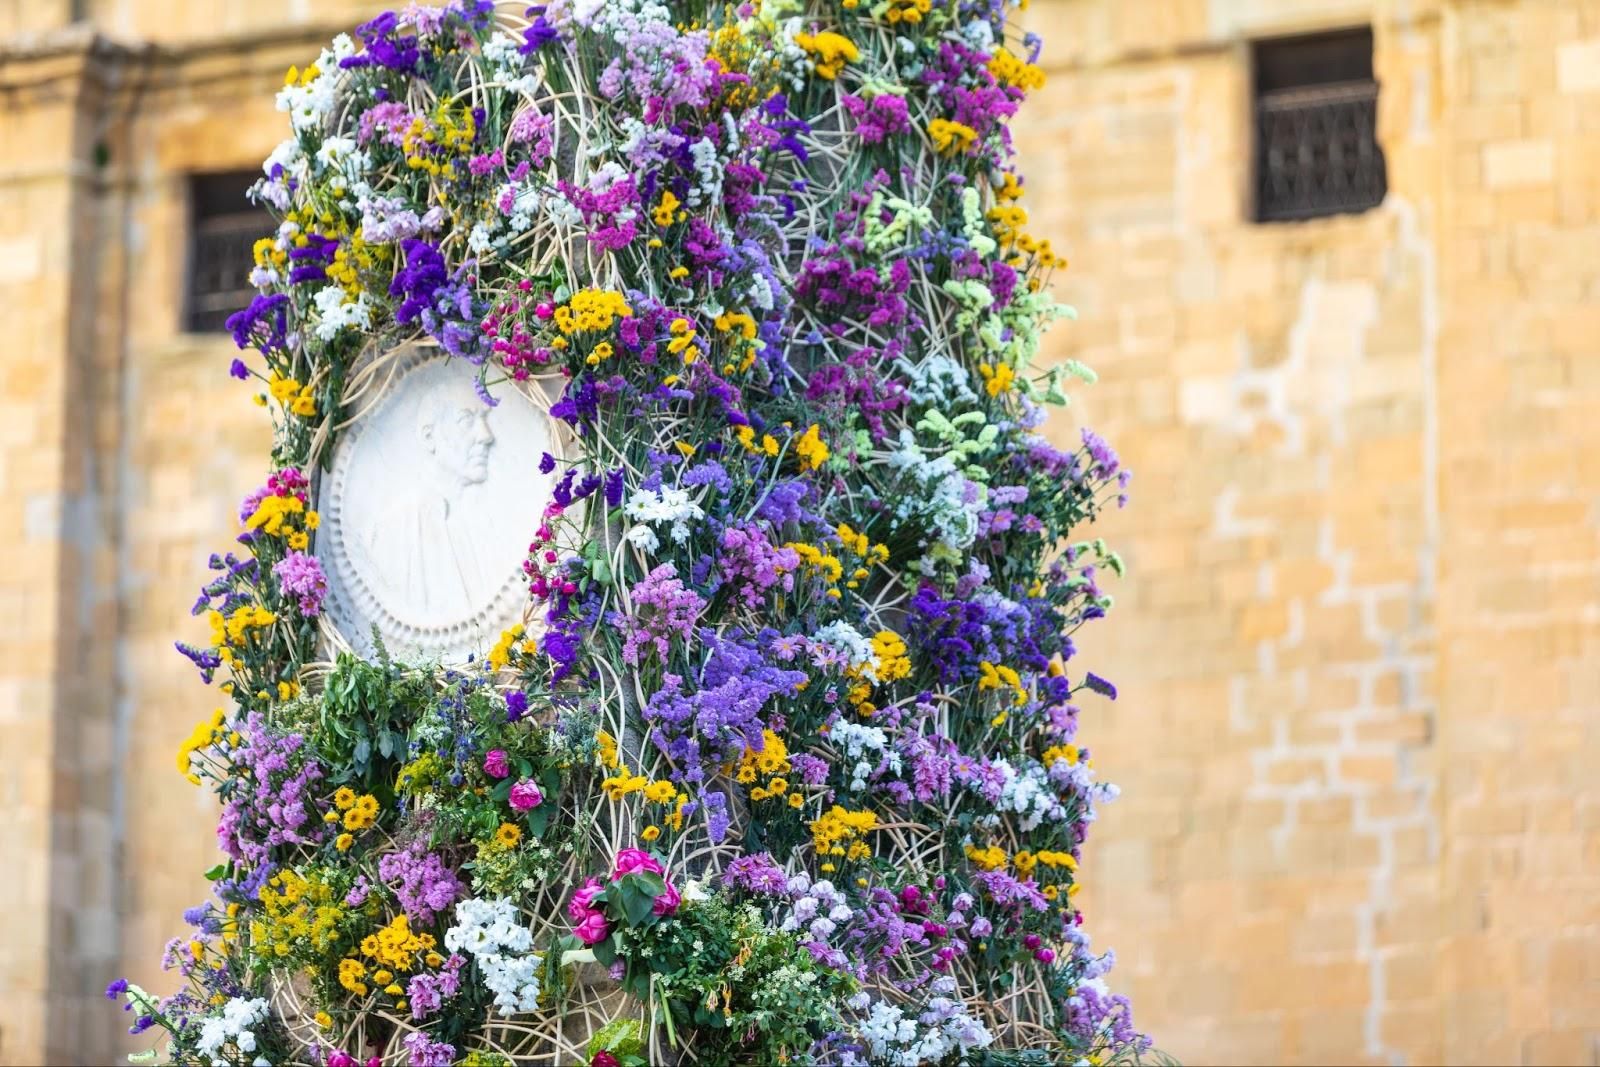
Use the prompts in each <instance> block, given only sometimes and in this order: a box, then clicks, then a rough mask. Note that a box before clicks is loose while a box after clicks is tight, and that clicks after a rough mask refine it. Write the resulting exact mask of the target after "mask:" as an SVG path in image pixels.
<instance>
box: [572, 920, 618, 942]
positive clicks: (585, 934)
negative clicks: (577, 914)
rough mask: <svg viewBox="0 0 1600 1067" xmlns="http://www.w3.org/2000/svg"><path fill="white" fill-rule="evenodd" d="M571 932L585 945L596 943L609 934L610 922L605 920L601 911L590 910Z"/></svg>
mask: <svg viewBox="0 0 1600 1067" xmlns="http://www.w3.org/2000/svg"><path fill="white" fill-rule="evenodd" d="M572 932H573V933H575V934H577V935H578V940H579V941H582V942H583V943H584V944H585V945H590V946H593V945H598V944H599V943H600V942H602V941H604V940H605V939H606V938H607V937H609V936H611V924H610V923H608V922H606V917H605V914H604V913H603V912H600V911H591V912H589V914H587V915H585V916H584V917H583V921H582V922H580V923H579V924H578V926H577V928H576V929H574V930H573V931H572Z"/></svg>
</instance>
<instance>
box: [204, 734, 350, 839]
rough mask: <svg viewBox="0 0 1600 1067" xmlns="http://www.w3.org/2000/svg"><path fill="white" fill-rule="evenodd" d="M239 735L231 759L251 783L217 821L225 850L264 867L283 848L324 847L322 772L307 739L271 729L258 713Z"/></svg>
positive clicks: (229, 800) (235, 795)
mask: <svg viewBox="0 0 1600 1067" xmlns="http://www.w3.org/2000/svg"><path fill="white" fill-rule="evenodd" d="M239 733H240V741H239V744H238V746H237V747H236V748H235V749H234V750H233V753H232V756H231V758H232V761H233V765H234V767H235V768H236V769H237V770H239V771H243V772H245V775H244V779H246V780H247V781H248V782H249V783H250V784H249V785H241V786H240V787H239V788H238V789H236V790H235V791H234V792H233V793H232V795H230V796H228V797H226V798H225V800H224V803H223V807H222V817H221V819H220V820H219V821H218V823H217V843H218V844H219V845H220V846H221V848H222V850H223V851H224V852H226V853H227V854H228V855H230V856H232V857H233V858H234V859H235V860H238V861H239V862H241V863H243V864H246V865H247V866H250V867H262V866H264V865H266V864H268V863H270V862H271V859H272V853H273V850H274V849H275V848H278V847H279V846H282V845H308V844H309V845H315V844H320V843H321V842H322V841H323V839H324V838H325V837H326V836H327V831H326V828H325V827H324V825H323V822H322V819H321V812H320V811H319V810H318V808H317V797H316V796H315V795H314V794H313V790H314V789H315V788H316V787H317V785H318V784H319V783H320V782H321V781H322V780H323V770H322V767H321V765H319V764H318V763H317V761H316V760H315V759H313V758H311V756H310V755H309V753H307V751H306V747H305V738H303V737H301V736H300V735H299V734H284V733H279V732H278V731H275V730H273V729H271V728H270V727H269V726H268V725H267V721H266V719H265V717H264V716H262V714H261V713H260V712H251V713H250V714H249V716H248V717H247V718H246V719H245V722H244V724H243V729H241V730H240V731H239Z"/></svg>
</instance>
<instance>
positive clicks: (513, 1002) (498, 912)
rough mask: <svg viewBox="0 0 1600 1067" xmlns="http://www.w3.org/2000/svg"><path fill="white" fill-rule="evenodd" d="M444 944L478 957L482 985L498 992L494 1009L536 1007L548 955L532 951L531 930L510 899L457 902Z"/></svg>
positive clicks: (509, 1012)
mask: <svg viewBox="0 0 1600 1067" xmlns="http://www.w3.org/2000/svg"><path fill="white" fill-rule="evenodd" d="M444 946H445V948H447V949H449V950H450V951H451V952H464V953H466V954H467V955H469V956H471V957H472V958H473V960H475V961H476V962H477V964H478V971H479V972H480V973H481V974H482V975H483V984H484V988H486V989H487V990H489V992H491V993H493V994H494V1004H495V1009H496V1010H497V1011H498V1012H499V1013H500V1014H501V1015H502V1016H505V1017H510V1016H513V1015H521V1014H526V1013H528V1012H532V1011H537V1010H538V1007H539V993H540V988H541V987H540V984H539V973H540V971H541V970H542V969H543V967H544V957H543V956H542V955H541V954H539V953H537V952H534V951H533V934H532V932H530V931H529V929H528V927H527V925H526V924H525V923H524V922H523V921H522V913H521V912H519V911H518V910H517V907H516V905H515V904H513V903H511V901H510V900H508V899H506V898H505V897H497V898H495V899H493V900H485V899H482V898H480V897H469V898H468V899H466V900H463V901H461V902H460V903H458V904H457V905H456V922H455V925H454V926H452V927H450V929H449V930H446V931H445V935H444Z"/></svg>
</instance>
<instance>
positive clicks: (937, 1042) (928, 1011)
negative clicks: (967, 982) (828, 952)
mask: <svg viewBox="0 0 1600 1067" xmlns="http://www.w3.org/2000/svg"><path fill="white" fill-rule="evenodd" d="M954 987H955V981H954V979H949V978H942V979H939V980H938V981H936V982H935V983H934V985H933V987H932V989H933V992H934V993H935V996H933V998H932V999H930V1000H929V1001H928V1004H927V1007H926V1008H925V1009H924V1010H923V1011H922V1012H920V1013H919V1014H917V1015H916V1016H909V1015H907V1014H906V1011H905V1010H904V1009H903V1008H900V1007H897V1006H896V1005H893V1004H887V1003H884V1002H883V1001H873V1000H872V999H871V998H870V997H868V996H867V994H865V993H858V994H856V996H854V997H852V998H851V999H850V1001H849V1004H850V1006H851V1007H852V1008H853V1009H855V1010H856V1011H861V1012H865V1013H866V1018H865V1019H864V1020H863V1021H862V1022H861V1024H860V1027H859V1028H860V1032H861V1039H862V1040H863V1041H864V1042H865V1043H866V1045H867V1050H868V1051H869V1052H870V1053H871V1054H872V1055H871V1058H872V1062H874V1063H889V1064H895V1065H897V1067H917V1065H918V1064H922V1063H942V1062H944V1061H945V1059H946V1058H948V1057H950V1056H951V1055H952V1054H955V1055H957V1056H959V1057H960V1058H961V1059H962V1060H964V1059H965V1058H966V1055H967V1053H969V1052H972V1051H973V1050H975V1049H980V1048H984V1047H986V1046H988V1045H989V1044H991V1043H992V1042H993V1041H994V1035H993V1034H991V1033H990V1032H989V1029H988V1027H986V1026H984V1025H983V1023H982V1022H980V1021H979V1020H978V1019H977V1018H976V1017H974V1016H973V1015H972V1014H971V1013H969V1012H968V1011H967V1007H966V1005H965V1004H963V1003H962V1002H961V1001H959V1000H955V999H953V998H952V997H951V996H950V995H949V994H950V993H953V992H954V991H955V988H954Z"/></svg>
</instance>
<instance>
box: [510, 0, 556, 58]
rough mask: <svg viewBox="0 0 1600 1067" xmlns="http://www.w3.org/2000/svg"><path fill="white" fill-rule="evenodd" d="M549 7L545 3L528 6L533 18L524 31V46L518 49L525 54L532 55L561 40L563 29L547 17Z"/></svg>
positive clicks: (529, 15)
mask: <svg viewBox="0 0 1600 1067" xmlns="http://www.w3.org/2000/svg"><path fill="white" fill-rule="evenodd" d="M548 11H549V9H548V8H547V7H546V6H545V5H543V4H535V5H534V6H533V7H530V8H528V11H527V14H528V17H529V18H531V19H533V21H532V22H530V23H529V24H528V28H527V29H525V30H523V31H522V47H520V48H518V49H517V51H519V52H521V53H522V54H523V55H525V56H531V55H533V53H535V52H537V51H538V50H539V49H541V48H543V47H544V46H545V45H548V44H555V43H556V42H558V41H560V40H561V31H560V30H558V29H556V28H555V27H554V26H553V25H551V23H550V20H549V19H548V18H546V17H545V15H546V13H547V12H548Z"/></svg>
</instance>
